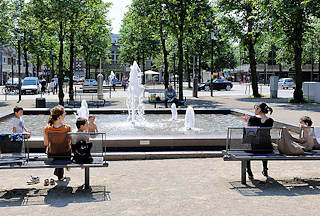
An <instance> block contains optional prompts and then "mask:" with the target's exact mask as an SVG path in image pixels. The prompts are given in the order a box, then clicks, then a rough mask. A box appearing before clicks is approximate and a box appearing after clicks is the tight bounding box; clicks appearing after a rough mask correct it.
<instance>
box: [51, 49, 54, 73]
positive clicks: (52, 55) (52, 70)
mask: <svg viewBox="0 0 320 216" xmlns="http://www.w3.org/2000/svg"><path fill="white" fill-rule="evenodd" d="M53 57H54V54H53V49H51V79H53V78H54V65H53Z"/></svg>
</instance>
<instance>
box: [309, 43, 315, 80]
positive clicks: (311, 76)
mask: <svg viewBox="0 0 320 216" xmlns="http://www.w3.org/2000/svg"><path fill="white" fill-rule="evenodd" d="M313 65H314V60H313V40H312V41H311V74H310V81H311V82H312V80H313V67H314V66H313Z"/></svg>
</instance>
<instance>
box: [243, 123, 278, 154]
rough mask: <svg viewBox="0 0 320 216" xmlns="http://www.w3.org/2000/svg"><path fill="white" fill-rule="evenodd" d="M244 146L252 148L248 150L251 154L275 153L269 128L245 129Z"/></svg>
mask: <svg viewBox="0 0 320 216" xmlns="http://www.w3.org/2000/svg"><path fill="white" fill-rule="evenodd" d="M242 144H244V145H246V146H251V149H246V150H245V151H246V152H250V153H270V152H272V151H273V147H272V141H271V136H270V129H267V128H258V127H253V128H243V138H242Z"/></svg>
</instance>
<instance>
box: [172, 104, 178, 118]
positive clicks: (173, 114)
mask: <svg viewBox="0 0 320 216" xmlns="http://www.w3.org/2000/svg"><path fill="white" fill-rule="evenodd" d="M171 116H172V117H171V121H177V120H178V112H177V107H176V104H175V103H172V105H171Z"/></svg>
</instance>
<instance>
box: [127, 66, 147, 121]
mask: <svg viewBox="0 0 320 216" xmlns="http://www.w3.org/2000/svg"><path fill="white" fill-rule="evenodd" d="M142 75H143V74H142V73H141V70H140V68H139V66H138V64H137V62H136V61H134V62H133V65H132V66H131V67H130V75H129V76H130V77H129V85H128V91H127V108H128V114H129V116H128V121H130V122H132V123H135V122H136V121H144V117H143V114H144V106H143V101H142V97H143V92H144V87H143V85H142V84H141V76H142Z"/></svg>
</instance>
